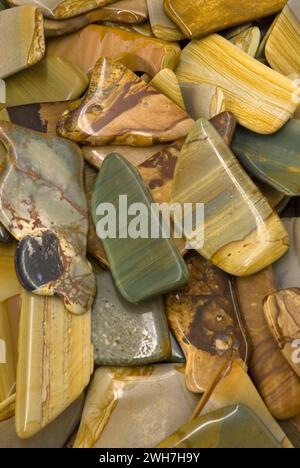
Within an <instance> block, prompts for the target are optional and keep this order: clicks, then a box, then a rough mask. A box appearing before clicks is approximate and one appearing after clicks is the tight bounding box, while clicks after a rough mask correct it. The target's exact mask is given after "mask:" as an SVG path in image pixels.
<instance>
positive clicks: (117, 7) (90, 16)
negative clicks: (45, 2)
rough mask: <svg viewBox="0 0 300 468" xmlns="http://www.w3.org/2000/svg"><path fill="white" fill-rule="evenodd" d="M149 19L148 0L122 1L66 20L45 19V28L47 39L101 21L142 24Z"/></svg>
mask: <svg viewBox="0 0 300 468" xmlns="http://www.w3.org/2000/svg"><path fill="white" fill-rule="evenodd" d="M147 19H148V9H147V2H146V0H120V1H118V2H114V3H111V4H109V5H107V6H104V7H102V8H97V9H95V10H91V11H88V12H86V13H83V14H81V15H77V16H75V17H72V18H67V19H65V20H58V21H57V20H52V19H44V28H45V35H46V37H55V36H62V35H65V34H69V33H72V32H76V31H79V30H80V29H83V28H84V27H85V26H87V25H89V24H91V23H97V22H100V21H113V22H116V23H125V24H140V23H144V22H145V21H146V20H147Z"/></svg>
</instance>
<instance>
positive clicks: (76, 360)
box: [15, 290, 93, 439]
mask: <svg viewBox="0 0 300 468" xmlns="http://www.w3.org/2000/svg"><path fill="white" fill-rule="evenodd" d="M33 350H34V352H33ZM18 352H19V358H18V369H17V385H16V414H15V427H16V432H17V434H18V436H19V437H21V438H22V439H27V438H29V437H32V436H33V435H34V434H36V433H37V432H39V431H40V430H41V429H43V428H44V427H46V426H47V425H48V424H49V423H51V422H52V421H53V420H54V419H55V418H56V417H57V416H59V415H60V414H61V413H63V411H64V410H65V409H66V408H68V406H69V405H70V404H71V403H73V402H74V401H75V400H77V398H79V396H80V395H81V394H82V392H83V391H84V389H85V387H86V386H87V385H88V383H89V381H90V376H91V374H92V372H93V348H92V343H91V311H88V312H87V313H85V314H82V315H74V314H70V313H69V312H68V310H67V309H66V308H65V307H64V303H63V301H62V300H61V298H59V297H38V296H36V295H33V294H31V293H29V292H27V291H25V290H22V291H21V313H20V331H19V341H18ZM45 388H47V392H46V394H45V390H44V389H45ZM62 388H63V389H64V391H63V392H62Z"/></svg>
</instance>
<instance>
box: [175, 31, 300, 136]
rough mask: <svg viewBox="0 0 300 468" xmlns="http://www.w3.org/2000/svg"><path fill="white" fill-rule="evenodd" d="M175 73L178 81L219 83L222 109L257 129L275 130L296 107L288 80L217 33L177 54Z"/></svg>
mask: <svg viewBox="0 0 300 468" xmlns="http://www.w3.org/2000/svg"><path fill="white" fill-rule="evenodd" d="M176 74H177V77H178V79H179V81H180V82H182V81H183V82H193V83H200V84H202V83H209V84H211V85H214V86H218V87H220V88H221V89H222V90H223V92H224V94H225V100H226V110H227V111H230V112H232V113H233V114H234V116H235V117H236V119H237V121H238V122H239V123H240V124H241V125H243V126H244V127H246V128H249V129H250V130H252V131H254V132H257V133H263V134H268V133H274V132H276V131H277V130H279V129H280V128H281V127H282V126H283V125H284V124H285V123H286V122H287V121H288V120H289V119H290V118H291V117H292V116H293V114H294V112H295V110H296V108H297V102H295V99H294V94H295V88H294V87H293V82H292V80H290V79H288V78H285V77H284V76H282V75H280V74H279V73H278V72H276V71H274V70H272V69H270V68H269V67H267V66H266V65H263V64H262V63H260V62H259V61H258V60H255V59H254V58H252V57H250V56H249V55H247V54H245V52H242V51H241V50H240V49H238V48H237V47H235V46H234V45H233V44H231V42H229V41H228V40H226V39H224V38H223V37H221V36H219V35H217V34H213V35H211V36H208V37H206V38H204V39H202V40H194V41H192V42H190V43H189V44H188V45H187V46H186V47H185V48H184V50H183V52H182V54H181V57H180V62H179V65H178V68H177V69H176Z"/></svg>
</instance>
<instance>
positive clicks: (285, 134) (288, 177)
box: [231, 119, 300, 196]
mask: <svg viewBox="0 0 300 468" xmlns="http://www.w3.org/2000/svg"><path fill="white" fill-rule="evenodd" d="M231 148H232V150H233V152H234V153H235V155H236V156H237V157H238V158H239V160H240V162H241V163H242V165H243V166H244V167H245V168H246V169H247V171H249V172H250V174H252V175H253V176H255V177H256V178H258V179H259V180H262V181H263V182H266V183H267V184H269V185H271V186H272V187H273V188H275V189H276V190H278V191H279V192H282V193H284V194H285V195H288V196H299V195H300V183H299V172H300V120H294V119H292V120H290V121H289V122H288V123H287V124H286V125H285V126H284V127H282V129H281V130H279V132H277V133H275V134H274V135H258V134H257V133H254V132H251V131H250V130H247V129H245V128H243V127H238V128H237V130H236V132H235V135H234V139H233V142H232V145H231Z"/></svg>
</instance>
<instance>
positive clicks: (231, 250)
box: [171, 119, 289, 276]
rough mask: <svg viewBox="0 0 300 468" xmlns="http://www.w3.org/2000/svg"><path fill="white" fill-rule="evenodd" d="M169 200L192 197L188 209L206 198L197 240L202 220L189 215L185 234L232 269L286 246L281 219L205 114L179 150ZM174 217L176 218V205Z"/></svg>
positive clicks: (262, 261) (251, 266) (265, 259)
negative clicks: (190, 218) (189, 223)
mask: <svg viewBox="0 0 300 468" xmlns="http://www.w3.org/2000/svg"><path fill="white" fill-rule="evenodd" d="M171 203H172V204H173V203H179V204H180V205H183V204H184V203H192V204H193V205H192V208H191V209H192V210H193V213H195V210H196V206H197V205H196V204H197V203H204V204H205V217H204V239H203V244H202V246H201V245H198V241H199V239H200V240H201V239H202V235H203V232H202V226H201V224H200V225H198V226H197V225H196V224H195V221H194V222H193V226H192V227H191V230H190V231H187V230H186V232H185V233H184V235H185V237H186V239H187V241H188V243H189V244H190V245H193V246H195V247H196V250H197V251H199V253H200V254H201V255H202V256H203V257H204V258H206V259H207V260H211V262H212V263H213V264H214V265H216V266H218V267H219V268H221V269H222V270H224V271H226V272H227V273H230V274H232V275H235V276H245V275H251V274H253V273H255V272H257V271H260V270H262V269H263V268H265V267H266V266H268V265H270V264H271V263H273V262H275V261H276V260H277V259H279V258H280V257H281V256H282V255H283V254H284V253H285V252H286V251H287V249H288V242H289V241H288V235H287V232H286V231H285V229H284V227H283V225H282V223H281V221H280V219H279V218H278V216H277V215H276V214H275V213H274V212H273V210H272V208H271V207H270V205H269V204H268V202H267V200H266V199H265V198H264V197H263V196H262V195H261V193H260V192H259V191H258V189H257V188H256V186H255V184H254V183H253V182H252V180H251V179H250V178H249V177H248V175H247V174H246V172H244V170H243V169H242V168H241V166H240V165H239V163H238V161H237V160H236V158H235V156H234V155H233V153H232V152H231V150H230V149H229V147H228V146H227V145H226V144H225V142H224V141H223V140H222V138H221V136H220V135H219V133H218V132H217V131H216V130H215V129H214V128H213V126H212V125H211V124H210V123H209V122H208V121H207V120H205V119H200V120H198V121H197V122H196V124H195V126H194V128H193V130H192V132H191V133H190V134H189V135H188V137H187V139H186V141H185V144H184V146H183V148H182V150H181V153H180V156H179V160H178V163H177V165H176V169H175V176H174V180H173V190H172V197H171ZM188 213H189V212H188ZM184 216H186V214H185V215H184ZM173 217H174V220H175V222H177V220H178V221H179V222H181V221H180V220H179V219H178V218H176V217H177V214H176V211H173ZM193 219H195V217H194V216H193ZM258 220H259V222H258Z"/></svg>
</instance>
